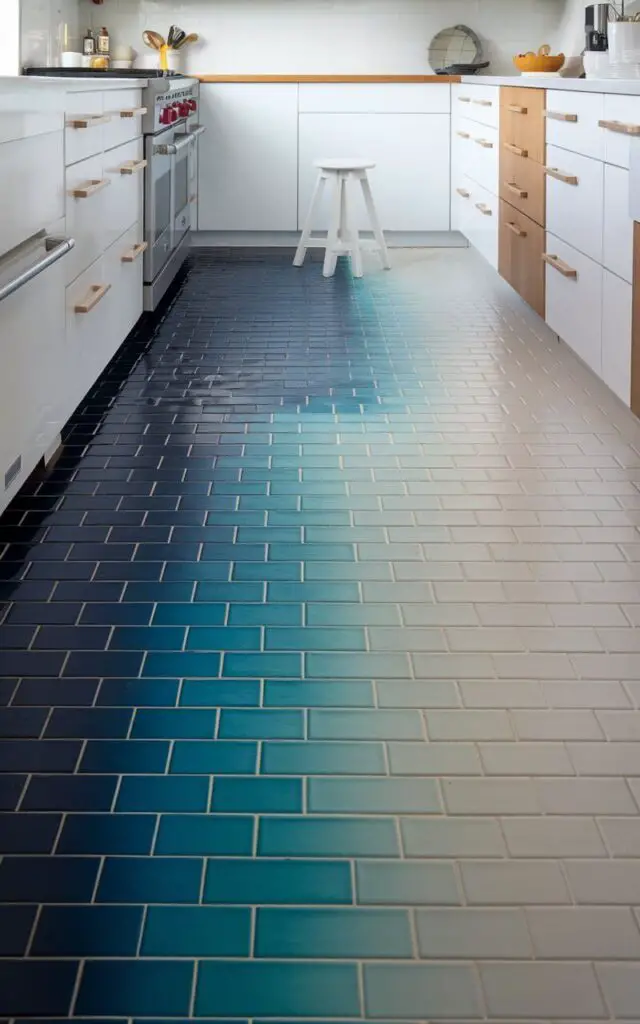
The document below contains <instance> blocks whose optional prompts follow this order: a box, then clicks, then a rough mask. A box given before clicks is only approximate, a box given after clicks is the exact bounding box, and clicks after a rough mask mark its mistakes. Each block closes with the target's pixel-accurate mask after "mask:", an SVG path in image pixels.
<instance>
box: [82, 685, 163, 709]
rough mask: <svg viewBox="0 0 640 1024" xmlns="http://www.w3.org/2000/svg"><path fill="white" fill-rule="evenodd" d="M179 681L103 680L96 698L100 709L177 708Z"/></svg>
mask: <svg viewBox="0 0 640 1024" xmlns="http://www.w3.org/2000/svg"><path fill="white" fill-rule="evenodd" d="M179 686H180V683H179V680H178V679H103V680H102V682H101V684H100V689H99V690H98V696H97V697H96V705H97V706H98V707H128V708H129V707H131V708H144V707H165V708H171V707H175V704H176V701H177V699H178V689H179Z"/></svg>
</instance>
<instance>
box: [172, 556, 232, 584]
mask: <svg viewBox="0 0 640 1024" xmlns="http://www.w3.org/2000/svg"><path fill="white" fill-rule="evenodd" d="M230 574H231V562H230V561H229V562H168V563H167V565H166V567H165V570H164V572H163V574H162V579H163V580H166V581H167V582H169V583H179V582H180V581H181V580H189V581H194V582H195V581H197V582H199V583H208V584H210V583H212V582H213V581H214V580H216V581H217V580H219V581H220V582H221V583H225V582H226V581H227V580H228V579H229V576H230Z"/></svg>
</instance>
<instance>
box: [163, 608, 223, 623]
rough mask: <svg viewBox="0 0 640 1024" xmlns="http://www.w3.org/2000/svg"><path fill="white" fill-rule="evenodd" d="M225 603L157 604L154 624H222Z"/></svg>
mask: <svg viewBox="0 0 640 1024" xmlns="http://www.w3.org/2000/svg"><path fill="white" fill-rule="evenodd" d="M225 612H226V605H225V604H186V603H184V604H157V605H156V609H155V612H154V613H153V620H152V621H153V625H154V626H222V624H223V623H224V617H225Z"/></svg>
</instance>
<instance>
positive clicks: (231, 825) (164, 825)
mask: <svg viewBox="0 0 640 1024" xmlns="http://www.w3.org/2000/svg"><path fill="white" fill-rule="evenodd" d="M254 826H255V822H254V819H253V818H249V817H245V818H243V817H240V816H239V815H233V816H225V817H222V816H218V815H211V814H189V815H185V814H163V815H162V816H161V818H160V828H159V829H158V838H157V841H156V845H155V852H156V854H167V855H171V856H176V855H184V854H188V855H190V856H201V857H220V856H222V857H231V856H238V857H243V856H244V857H248V856H251V854H252V852H253V835H254Z"/></svg>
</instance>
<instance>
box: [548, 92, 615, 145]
mask: <svg viewBox="0 0 640 1024" xmlns="http://www.w3.org/2000/svg"><path fill="white" fill-rule="evenodd" d="M603 118H604V96H603V95H602V94H601V93H589V92H564V91H561V90H560V89H548V90H547V118H546V119H547V145H549V146H560V147H562V149H568V150H570V151H571V152H572V153H582V154H583V155H584V156H590V157H593V158H594V159H595V160H602V159H603V157H604V132H603V131H602V129H601V128H600V126H599V123H598V122H599V121H601V120H602V119H603Z"/></svg>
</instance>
